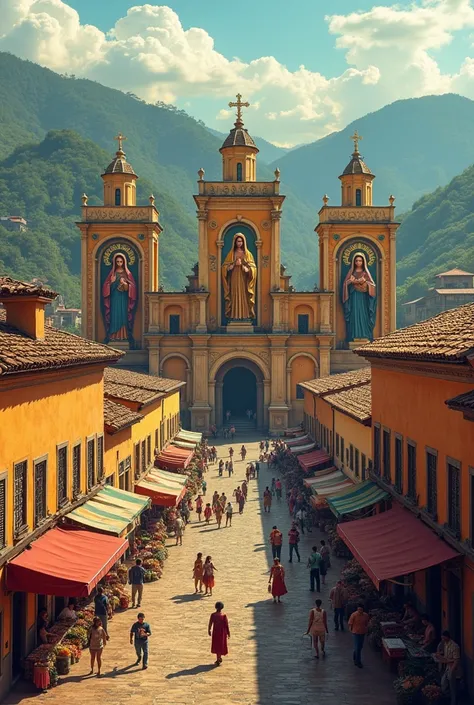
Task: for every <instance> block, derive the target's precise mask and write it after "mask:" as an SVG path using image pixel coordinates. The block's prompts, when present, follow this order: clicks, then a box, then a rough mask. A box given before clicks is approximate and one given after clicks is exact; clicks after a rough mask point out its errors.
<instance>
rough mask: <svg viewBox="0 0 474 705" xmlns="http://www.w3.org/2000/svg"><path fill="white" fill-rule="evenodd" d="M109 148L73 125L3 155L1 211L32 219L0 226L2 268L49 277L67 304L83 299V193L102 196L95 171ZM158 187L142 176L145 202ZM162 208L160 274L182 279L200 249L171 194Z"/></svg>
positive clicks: (171, 282)
mask: <svg viewBox="0 0 474 705" xmlns="http://www.w3.org/2000/svg"><path fill="white" fill-rule="evenodd" d="M109 159H110V156H109V155H108V154H107V152H105V151H104V150H102V149H101V148H100V147H98V146H97V145H96V144H94V142H92V141H91V140H85V139H83V138H81V137H80V136H79V135H78V134H77V133H75V132H73V131H71V130H62V131H51V132H49V133H48V134H47V135H46V137H45V139H44V140H43V141H42V142H40V143H39V144H33V145H29V146H25V147H19V148H18V149H16V150H15V151H14V152H13V153H12V154H11V155H10V156H9V157H7V159H5V160H4V161H3V162H1V163H0V213H8V214H18V213H21V214H22V215H24V216H25V217H26V218H27V220H28V230H27V231H26V232H24V233H17V232H9V231H7V230H6V229H5V228H1V227H0V271H1V272H2V273H7V274H11V275H14V276H18V277H21V278H25V279H30V278H32V277H46V278H47V280H48V283H49V284H50V285H51V286H52V287H53V288H55V289H57V290H58V291H60V292H61V293H62V294H64V295H65V297H66V301H67V303H68V304H69V305H78V304H79V302H80V286H79V284H80V269H81V252H80V233H79V230H78V229H77V227H76V226H75V222H76V221H77V220H79V218H80V203H81V195H82V194H83V193H84V192H87V194H88V195H89V203H90V204H91V205H99V204H100V203H101V202H102V183H101V180H100V179H97V174H99V173H101V171H102V169H103V167H104V165H105V164H106V163H107V161H108V160H109ZM152 191H153V186H152V184H151V183H150V182H149V181H148V180H146V179H139V180H138V183H137V201H138V202H139V203H147V199H148V196H149V195H150V193H151V192H152ZM159 208H160V211H161V217H162V219H163V220H164V221H166V234H163V236H162V238H161V242H160V244H161V265H162V272H161V273H160V274H161V277H160V278H161V280H162V282H163V284H164V285H165V286H167V287H170V288H172V287H179V286H180V284H181V280H182V279H183V278H184V275H185V273H186V272H187V271H188V269H189V253H190V252H191V254H192V252H193V250H195V222H194V218H193V217H192V216H191V215H189V214H188V213H187V212H185V211H183V210H182V209H181V208H180V207H179V204H178V203H177V202H176V201H175V200H174V199H173V197H172V196H170V195H169V194H166V195H163V194H162V195H161V197H160V204H159Z"/></svg>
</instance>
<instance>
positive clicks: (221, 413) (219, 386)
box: [214, 382, 224, 426]
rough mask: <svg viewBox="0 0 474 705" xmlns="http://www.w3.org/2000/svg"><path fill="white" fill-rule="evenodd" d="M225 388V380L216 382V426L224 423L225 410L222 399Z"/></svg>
mask: <svg viewBox="0 0 474 705" xmlns="http://www.w3.org/2000/svg"><path fill="white" fill-rule="evenodd" d="M223 389H224V383H223V382H216V389H215V401H216V408H215V409H214V418H215V422H214V423H215V424H216V426H221V425H222V420H223V417H224V410H223V408H222V407H223V399H222V393H223Z"/></svg>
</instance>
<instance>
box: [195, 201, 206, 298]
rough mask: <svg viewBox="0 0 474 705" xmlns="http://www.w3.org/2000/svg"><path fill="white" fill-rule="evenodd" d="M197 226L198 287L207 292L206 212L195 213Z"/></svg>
mask: <svg viewBox="0 0 474 705" xmlns="http://www.w3.org/2000/svg"><path fill="white" fill-rule="evenodd" d="M197 218H198V224H199V286H200V287H201V286H202V287H204V289H205V290H206V291H208V290H209V256H208V251H209V248H208V244H207V210H206V209H200V210H198V212H197Z"/></svg>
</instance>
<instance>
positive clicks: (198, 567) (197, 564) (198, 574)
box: [193, 553, 204, 594]
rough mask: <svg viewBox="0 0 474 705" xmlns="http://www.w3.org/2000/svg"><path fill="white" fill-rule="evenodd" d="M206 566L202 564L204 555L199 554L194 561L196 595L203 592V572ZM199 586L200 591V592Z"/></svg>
mask: <svg viewBox="0 0 474 705" xmlns="http://www.w3.org/2000/svg"><path fill="white" fill-rule="evenodd" d="M203 567H204V564H203V562H202V553H198V554H197V556H196V560H195V561H194V568H193V578H194V593H195V594H196V593H197V592H202V572H203ZM198 586H199V590H198Z"/></svg>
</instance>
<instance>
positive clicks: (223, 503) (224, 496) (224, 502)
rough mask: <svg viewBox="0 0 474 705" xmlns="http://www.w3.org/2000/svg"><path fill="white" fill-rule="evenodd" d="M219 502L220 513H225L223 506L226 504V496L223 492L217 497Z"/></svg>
mask: <svg viewBox="0 0 474 705" xmlns="http://www.w3.org/2000/svg"><path fill="white" fill-rule="evenodd" d="M219 502H220V503H221V507H222V511H223V512H225V505H226V504H227V495H226V493H225V492H223V493H222V494H221V496H220V497H219Z"/></svg>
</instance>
